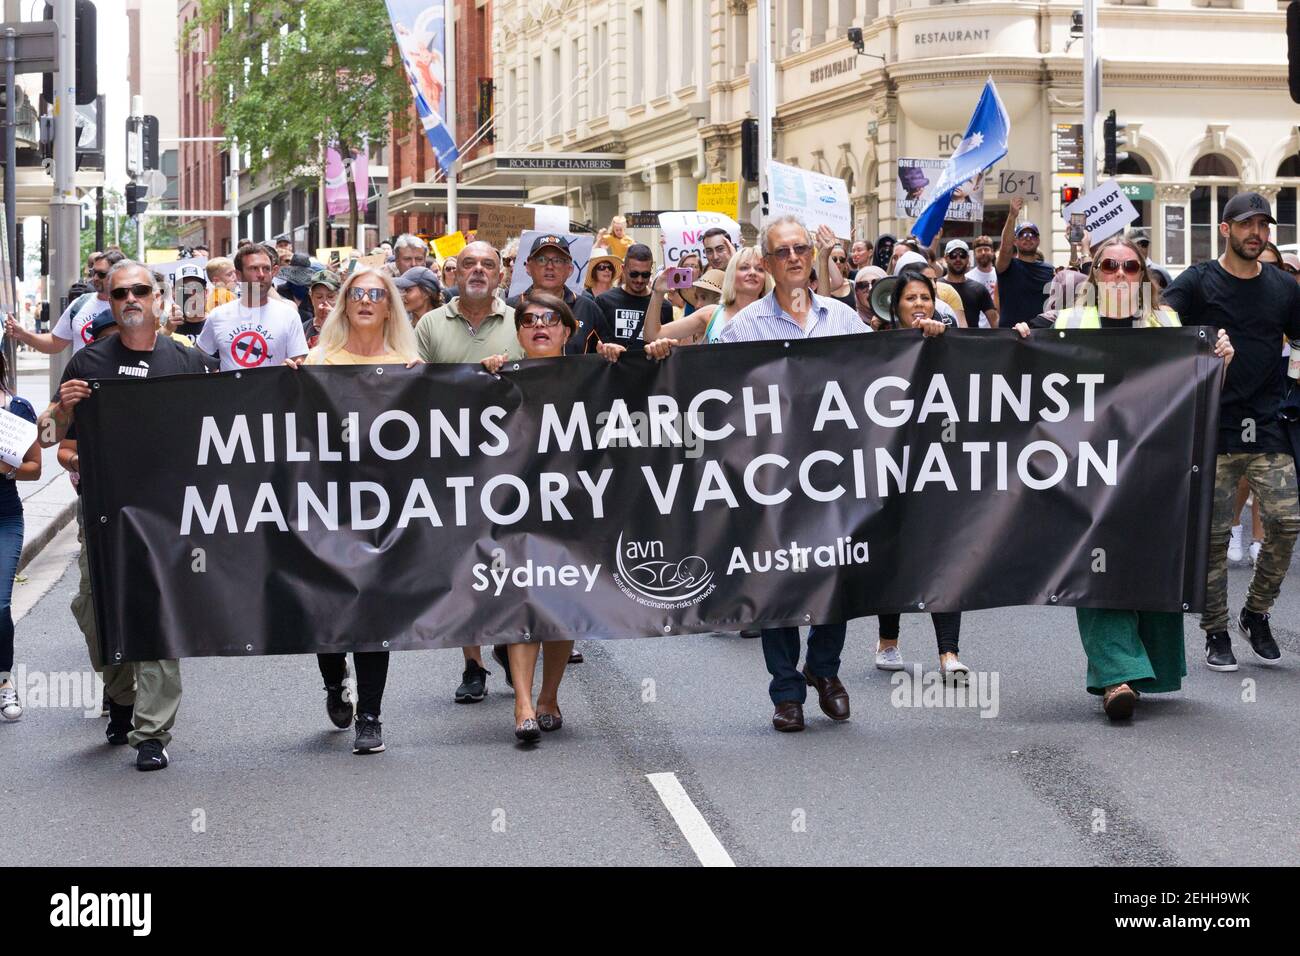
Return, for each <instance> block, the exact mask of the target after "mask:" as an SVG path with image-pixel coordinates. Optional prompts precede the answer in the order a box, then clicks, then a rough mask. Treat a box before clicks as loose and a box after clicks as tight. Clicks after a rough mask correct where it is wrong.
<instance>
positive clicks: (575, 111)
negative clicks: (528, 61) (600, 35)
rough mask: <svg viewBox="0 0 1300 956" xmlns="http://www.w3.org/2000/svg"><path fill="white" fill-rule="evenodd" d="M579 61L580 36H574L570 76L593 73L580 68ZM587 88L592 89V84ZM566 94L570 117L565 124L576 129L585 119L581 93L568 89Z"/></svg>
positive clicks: (570, 45) (571, 42) (589, 66)
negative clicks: (582, 111)
mask: <svg viewBox="0 0 1300 956" xmlns="http://www.w3.org/2000/svg"><path fill="white" fill-rule="evenodd" d="M579 62H581V54H580V52H579V50H578V38H577V37H573V38H572V39H570V40H569V76H590V75H591V74H590V73H589V72H588V71H587V70H579V69H578V63H579ZM587 68H588V70H589V69H590V68H591V64H590V63H588V64H587ZM578 88H579V89H580V88H581V85H579V87H578ZM587 89H588V90H590V89H591V85H590V84H587ZM564 95H565V96H566V97H568V104H567V105H566V106H565V109H564V112H565V113H566V114H567V115H568V117H569V121H568V122H567V123H566V124H565V128H566V129H576V128H577V126H578V124H579V123H581V122H582V120H583V119H584V117H583V115H582V113H581V110H582V98H581V95H580V94H578V93H577V92H576V91H575V90H566V91H565V94H564ZM590 115H591V107H587V116H590Z"/></svg>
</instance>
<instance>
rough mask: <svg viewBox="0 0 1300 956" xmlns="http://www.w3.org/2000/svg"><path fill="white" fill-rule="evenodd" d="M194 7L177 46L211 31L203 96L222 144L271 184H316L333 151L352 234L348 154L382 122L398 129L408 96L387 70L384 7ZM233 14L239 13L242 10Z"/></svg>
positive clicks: (380, 135)
mask: <svg viewBox="0 0 1300 956" xmlns="http://www.w3.org/2000/svg"><path fill="white" fill-rule="evenodd" d="M231 6H232V3H231V0H200V2H199V13H198V16H197V17H195V19H193V20H192V21H190V23H189V25H188V26H187V28H186V33H185V36H184V37H183V38H182V41H181V42H182V43H183V44H184V43H190V44H195V43H198V42H199V41H200V40H202V39H203V38H204V37H206V35H207V33H208V30H209V28H210V27H213V26H216V27H217V28H218V30H219V31H220V32H221V39H220V41H219V42H218V43H217V48H216V49H215V50H211V51H207V56H208V60H209V63H210V64H211V66H212V72H211V74H210V75H209V77H208V79H207V82H206V84H205V87H204V90H203V95H204V96H205V97H207V98H208V99H211V100H214V101H215V102H217V103H218V104H219V105H218V108H217V111H216V121H217V123H219V124H220V125H221V126H222V128H223V129H224V130H225V135H226V138H227V140H228V141H229V140H237V141H238V142H239V143H240V144H241V146H242V147H243V148H245V149H247V151H248V156H249V158H250V161H251V162H250V167H251V168H250V172H251V173H253V174H257V173H259V172H262V171H266V172H267V173H268V174H269V175H270V176H271V177H272V178H273V179H274V180H275V181H276V182H277V183H284V182H288V181H289V180H292V179H297V178H299V177H301V176H304V175H308V174H312V175H318V174H319V170H320V168H321V164H322V163H323V161H324V148H325V146H327V145H330V144H333V145H334V146H335V148H337V149H338V151H339V155H340V156H342V157H343V159H344V165H345V167H346V169H347V182H348V202H349V205H350V211H351V215H350V219H349V224H350V226H351V235H352V238H353V241H355V240H356V237H357V235H358V226H359V218H360V216H359V208H358V207H359V204H358V200H357V184H356V180H355V178H354V177H353V169H352V151H353V150H354V149H360V148H362V147H363V144H364V143H365V142H366V141H367V140H369V141H372V142H374V141H379V140H383V139H386V138H387V136H388V124H389V120H390V116H392V117H396V118H397V122H399V123H405V122H406V116H407V110H408V108H409V107H410V104H411V91H410V87H409V86H408V85H407V81H406V74H405V72H404V71H403V70H402V68H401V65H400V63H397V64H395V62H394V60H393V58H392V56H391V53H392V50H393V46H394V44H393V30H392V25H391V23H390V22H389V19H388V11H387V8H386V7H385V5H384V2H383V0H234V4H233V6H234V9H235V10H236V11H237V12H236V14H235V23H234V27H233V29H232V28H229V27H228V26H227V24H228V20H227V17H228V16H229V15H230V12H229V11H230V8H231ZM241 8H242V9H241Z"/></svg>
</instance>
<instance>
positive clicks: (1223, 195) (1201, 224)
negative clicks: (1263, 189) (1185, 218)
mask: <svg viewBox="0 0 1300 956" xmlns="http://www.w3.org/2000/svg"><path fill="white" fill-rule="evenodd" d="M1240 179H1241V174H1240V173H1239V172H1238V171H1237V164H1236V163H1234V162H1233V161H1232V160H1231V159H1230V158H1228V157H1227V156H1224V155H1223V154H1222V153H1207V154H1205V155H1204V156H1202V157H1201V158H1200V159H1198V160H1197V161H1196V162H1195V163H1193V164H1192V181H1193V182H1192V202H1191V206H1192V209H1191V212H1192V217H1191V218H1192V224H1191V225H1192V262H1204V261H1205V260H1207V259H1214V258H1216V257H1217V256H1218V255H1219V253H1220V252H1221V251H1222V249H1220V241H1221V240H1220V236H1219V223H1220V222H1222V221H1223V207H1224V206H1226V205H1227V204H1228V200H1229V199H1231V198H1232V197H1233V196H1235V195H1236V194H1237V193H1238V192H1239V191H1240V188H1241V184H1240V181H1239V180H1240Z"/></svg>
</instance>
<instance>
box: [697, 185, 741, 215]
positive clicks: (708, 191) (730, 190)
mask: <svg viewBox="0 0 1300 956" xmlns="http://www.w3.org/2000/svg"><path fill="white" fill-rule="evenodd" d="M695 209H696V211H697V212H717V213H721V214H722V215H724V216H727V217H729V218H731V219H739V218H740V183H700V184H699V185H697V186H696V187H695Z"/></svg>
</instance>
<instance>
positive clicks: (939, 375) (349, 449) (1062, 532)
mask: <svg viewBox="0 0 1300 956" xmlns="http://www.w3.org/2000/svg"><path fill="white" fill-rule="evenodd" d="M1203 333H1204V330H1201V329H1192V328H1188V329H1173V330H1171V329H1158V330H1149V331H1148V330H1121V331H1110V330H1101V331H1087V332H1079V333H1071V334H1067V335H1066V337H1065V338H1063V339H1062V338H1061V337H1059V336H1058V335H1052V336H1050V337H1047V336H1043V337H1031V338H1030V339H1029V340H1028V341H1023V342H1022V341H1021V340H1020V339H1019V338H1018V337H1016V336H1014V335H1012V334H1010V333H1008V334H1006V335H1000V334H989V333H987V332H985V333H979V332H976V331H969V332H966V331H963V330H955V331H952V332H949V333H948V334H947V335H945V336H943V337H942V338H940V339H935V340H928V339H923V338H922V337H921V336H920V334H919V333H915V334H914V333H912V332H892V333H889V334H888V335H862V336H850V337H844V338H835V339H816V340H810V341H799V342H789V343H785V342H769V343H753V344H746V343H738V344H733V345H718V346H709V347H708V348H684V349H680V350H678V351H675V352H674V353H673V354H672V355H671V356H670V357H669V358H668V359H667V360H666V361H664V362H663V363H654V362H651V361H649V360H646V359H645V358H644V357H642V356H637V355H633V354H628V355H624V356H623V358H622V359H621V360H620V361H619V362H618V363H617V364H611V363H609V362H607V361H605V360H604V359H603V358H600V357H598V356H580V357H568V358H562V359H548V360H536V361H524V362H520V363H518V364H517V365H516V364H514V363H511V364H510V365H507V366H506V367H505V368H504V369H503V371H502V374H500V375H497V376H494V375H490V374H488V373H487V372H485V371H483V370H482V368H481V367H478V366H472V365H461V366H424V367H416V368H413V369H406V368H404V367H401V366H387V367H368V368H367V367H310V368H304V369H301V370H298V371H294V370H291V369H280V368H277V369H266V370H258V371H253V372H245V373H243V374H241V375H239V376H236V375H234V374H223V375H208V376H182V377H176V378H166V379H149V380H145V381H139V382H117V381H107V382H101V383H99V384H98V387H97V388H95V389H94V391H93V394H92V397H91V398H89V399H87V400H86V401H83V402H82V403H81V404H80V405H78V408H77V429H78V434H79V436H80V442H81V455H82V487H83V490H84V495H85V497H84V507H85V511H86V527H87V532H88V535H89V547H90V555H91V569H92V578H93V582H94V593H95V599H96V600H95V605H96V610H97V612H98V614H99V617H100V625H101V633H102V635H103V641H104V643H105V652H106V653H107V654H108V657H107V658H106V659H108V660H115V659H119V658H117V657H116V655H117V654H119V653H120V654H121V655H122V657H121V658H120V659H122V660H141V659H155V658H170V657H184V656H195V655H219V654H230V655H245V654H290V653H304V652H312V651H341V650H344V649H362V650H379V649H391V650H400V649H404V648H420V647H446V646H453V645H459V644H484V643H490V642H493V641H505V642H512V641H521V640H526V639H531V640H536V639H542V640H545V639H558V638H565V637H577V638H583V639H591V638H597V637H635V636H652V635H659V636H663V635H676V634H681V633H685V632H700V631H712V630H738V629H740V628H741V627H743V626H778V625H798V624H807V623H809V622H824V621H833V620H844V619H848V618H853V617H858V616H862V615H865V614H872V613H879V612H888V611H894V612H904V611H920V610H924V611H955V610H964V609H972V608H983V607H995V606H1000V605H1019V604H1057V605H1081V606H1089V607H1112V608H1123V609H1129V610H1163V611H1181V610H1183V609H1184V608H1185V607H1186V608H1192V609H1196V608H1198V607H1199V606H1200V605H1201V603H1202V601H1203V592H1204V585H1205V553H1206V541H1207V540H1208V522H1209V515H1210V510H1209V509H1210V494H1211V491H1212V485H1213V480H1214V467H1213V465H1214V450H1215V444H1214V432H1215V428H1216V425H1217V421H1216V419H1217V415H1216V414H1215V413H1214V411H1215V409H1217V407H1218V395H1217V391H1218V387H1219V386H1218V381H1219V376H1220V374H1221V367H1222V366H1221V363H1220V362H1219V361H1218V360H1216V359H1214V358H1213V356H1212V354H1211V351H1210V343H1209V341H1208V339H1207V338H1205V337H1204V334H1203ZM1134 528H1159V529H1160V532H1161V533H1160V534H1134V533H1133V529H1134Z"/></svg>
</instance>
